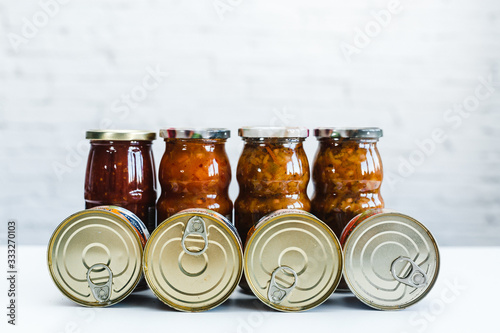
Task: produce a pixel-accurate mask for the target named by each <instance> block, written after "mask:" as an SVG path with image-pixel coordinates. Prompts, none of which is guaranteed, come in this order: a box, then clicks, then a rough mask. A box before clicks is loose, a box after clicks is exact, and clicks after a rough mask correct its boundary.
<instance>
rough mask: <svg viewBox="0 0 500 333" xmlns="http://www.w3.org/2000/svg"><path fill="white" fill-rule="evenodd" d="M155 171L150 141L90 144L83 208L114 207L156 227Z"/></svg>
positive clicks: (91, 142)
mask: <svg viewBox="0 0 500 333" xmlns="http://www.w3.org/2000/svg"><path fill="white" fill-rule="evenodd" d="M155 203H156V171H155V163H154V157H153V151H152V141H108V140H91V141H90V152H89V157H88V161H87V171H86V175H85V208H86V209H88V208H93V207H96V206H102V205H116V206H119V207H123V208H126V209H128V210H130V211H131V212H132V213H134V214H135V215H137V216H138V217H139V218H140V219H141V220H142V222H144V224H145V225H146V227H147V229H148V231H149V232H150V233H151V232H153V230H154V228H155V227H156V211H155Z"/></svg>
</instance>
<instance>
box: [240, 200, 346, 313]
mask: <svg viewBox="0 0 500 333" xmlns="http://www.w3.org/2000/svg"><path fill="white" fill-rule="evenodd" d="M243 261H244V265H245V266H244V272H245V277H246V280H247V282H248V285H249V286H250V288H251V290H252V291H253V293H254V294H255V295H256V296H257V297H258V298H259V299H260V300H261V301H262V302H263V303H264V304H266V305H268V306H270V307H271V308H273V309H276V310H280V311H289V312H293V311H303V310H309V309H312V308H314V307H316V306H318V305H320V304H321V303H323V302H324V301H325V300H326V299H327V298H328V297H329V296H330V295H331V294H332V293H333V292H334V291H335V288H337V285H338V283H339V281H340V277H341V275H342V267H343V257H342V250H341V247H340V243H339V241H338V239H337V237H336V236H335V234H334V233H333V232H332V230H331V229H330V228H329V227H328V226H327V225H326V224H325V223H323V222H322V221H321V220H319V219H318V218H316V217H315V216H314V215H312V214H310V213H307V212H305V211H301V210H296V209H282V210H278V211H276V212H273V213H271V214H269V215H266V216H265V217H264V218H262V219H261V220H260V221H259V223H258V224H257V226H255V227H254V228H253V230H250V232H249V238H248V239H247V243H246V248H245V255H244V259H243Z"/></svg>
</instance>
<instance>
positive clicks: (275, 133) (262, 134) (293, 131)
mask: <svg viewBox="0 0 500 333" xmlns="http://www.w3.org/2000/svg"><path fill="white" fill-rule="evenodd" d="M238 135H239V136H241V137H243V138H307V137H308V136H309V130H308V129H307V128H305V127H258V126H257V127H241V128H240V129H238Z"/></svg>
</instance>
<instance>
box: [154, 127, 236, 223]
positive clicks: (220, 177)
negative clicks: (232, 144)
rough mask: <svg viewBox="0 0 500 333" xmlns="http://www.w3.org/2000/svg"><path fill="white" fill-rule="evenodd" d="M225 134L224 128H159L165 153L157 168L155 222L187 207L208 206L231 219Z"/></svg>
mask: <svg viewBox="0 0 500 333" xmlns="http://www.w3.org/2000/svg"><path fill="white" fill-rule="evenodd" d="M229 136H230V131H229V130H228V129H224V128H200V129H195V128H171V129H162V130H160V137H162V138H164V140H165V153H164V154H163V158H162V160H161V162H160V170H159V180H160V185H161V195H160V198H159V199H158V202H157V212H158V221H159V222H162V221H164V220H166V219H167V218H169V217H170V216H172V215H174V214H176V213H178V212H180V211H181V210H184V209H188V208H206V209H211V210H213V211H216V212H217V213H219V214H222V215H224V216H225V217H226V218H227V219H229V220H230V221H232V211H233V203H232V201H231V200H230V199H229V193H228V190H229V183H230V182H231V167H230V164H229V158H228V156H227V154H226V148H225V144H226V140H227V139H228V138H229Z"/></svg>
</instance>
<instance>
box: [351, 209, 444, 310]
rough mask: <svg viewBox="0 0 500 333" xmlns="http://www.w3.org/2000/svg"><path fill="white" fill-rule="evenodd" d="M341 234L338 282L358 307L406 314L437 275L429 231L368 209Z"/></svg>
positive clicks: (397, 216) (437, 261)
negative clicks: (342, 261) (341, 262)
mask: <svg viewBox="0 0 500 333" xmlns="http://www.w3.org/2000/svg"><path fill="white" fill-rule="evenodd" d="M351 222H352V224H351V223H350V224H348V226H347V227H346V229H344V232H343V233H347V234H346V237H347V238H346V239H345V240H344V242H345V243H344V244H343V247H344V256H345V267H344V277H345V280H346V282H347V285H348V286H349V289H350V290H351V291H352V292H353V293H354V295H355V296H356V297H357V298H358V299H359V300H361V301H362V302H363V303H365V304H367V305H368V306H370V307H373V308H375V309H379V310H398V309H403V308H407V307H409V306H411V305H413V304H415V303H417V302H418V301H420V300H421V299H422V298H423V297H425V296H426V295H427V294H428V293H429V291H430V290H431V289H432V287H433V285H434V283H435V282H436V279H437V276H438V273H439V264H440V259H439V251H438V246H437V243H436V240H435V239H434V237H433V236H432V234H431V233H430V232H429V230H428V229H427V228H426V227H425V226H424V225H423V224H422V223H420V222H418V221H417V220H415V219H414V218H412V217H409V216H407V215H403V214H401V213H398V212H394V211H390V210H387V209H373V210H368V211H366V212H364V213H363V214H360V215H358V216H356V217H355V218H354V219H353V220H351Z"/></svg>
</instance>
